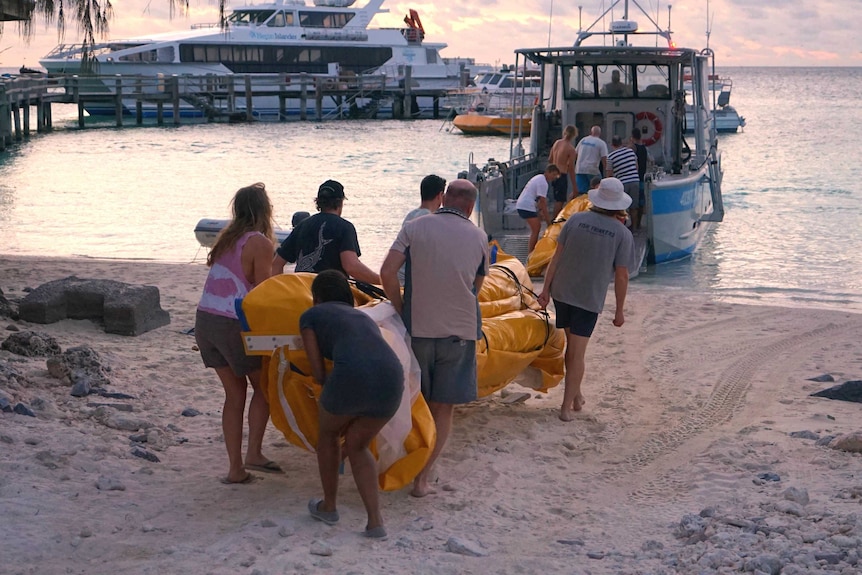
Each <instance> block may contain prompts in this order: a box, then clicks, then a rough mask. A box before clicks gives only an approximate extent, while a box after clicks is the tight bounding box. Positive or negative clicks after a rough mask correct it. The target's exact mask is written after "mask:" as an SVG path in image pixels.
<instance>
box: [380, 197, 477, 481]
mask: <svg viewBox="0 0 862 575" xmlns="http://www.w3.org/2000/svg"><path fill="white" fill-rule="evenodd" d="M476 195H477V191H476V187H475V186H474V185H473V184H472V183H470V182H469V181H467V180H455V181H453V182H451V183H450V184H449V187H448V188H447V190H446V193H445V194H444V195H443V207H442V208H440V209H439V210H437V211H436V212H435V213H434V214H431V215H429V216H423V217H420V218H416V219H415V220H413V221H410V222H407V223H406V224H405V225H404V227H402V228H401V231H400V232H399V234H398V237H397V238H396V240H395V242H394V243H393V244H392V248H390V250H389V254H388V255H387V256H386V259H385V260H384V261H383V266H382V267H381V268H380V278H381V280H382V281H383V289H384V291H385V292H386V296H387V297H388V298H389V299H390V301H391V302H392V305H393V306H394V307H395V309H396V310H397V311H398V313H399V314H401V317H402V319H403V320H404V325H405V326H406V327H407V331H409V332H410V337H411V343H412V346H413V353H414V355H415V356H416V359H417V361H418V362H419V367H420V370H421V372H422V395H423V396H424V397H425V400H426V401H427V402H428V407H429V409H430V410H431V415H432V417H433V418H434V424H435V426H436V427H437V442H436V443H435V445H434V450H433V451H432V452H431V455H430V457H429V458H428V462H427V463H426V465H425V467H424V469H422V471H420V472H419V475H417V476H416V479H415V481H414V482H413V490H412V491H411V495H413V496H414V497H424V496H425V495H429V494H431V493H434V489H433V488H432V487H431V485H430V484H429V475H430V471H431V468H432V466H433V465H434V462H435V461H436V460H437V457H438V456H439V455H440V452H441V451H442V450H443V447H444V446H445V445H446V441H447V439H448V438H449V434H450V432H451V430H452V416H453V414H454V411H455V405H456V404H460V403H467V402H470V401H473V400H475V399H476V396H477V380H476V377H477V375H476V340H478V339H479V338H480V337H481V329H482V316H481V313H480V311H479V300H478V293H479V290H480V289H481V287H482V282H483V281H484V279H485V276H486V275H487V274H488V260H489V254H488V236H487V234H485V232H483V231H482V230H480V229H479V228H477V227H476V225H475V224H474V223H473V222H471V221H470V214H471V213H472V211H473V206H474V204H475V202H476ZM405 262H406V264H407V266H406V278H405V282H404V294H403V296H402V294H401V286H400V285H399V283H398V268H400V267H401V265H402V264H404V263H405Z"/></svg>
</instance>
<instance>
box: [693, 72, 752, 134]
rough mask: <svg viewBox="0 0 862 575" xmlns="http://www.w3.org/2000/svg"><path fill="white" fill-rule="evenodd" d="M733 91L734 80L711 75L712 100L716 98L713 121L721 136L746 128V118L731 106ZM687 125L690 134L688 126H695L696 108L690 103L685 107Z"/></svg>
mask: <svg viewBox="0 0 862 575" xmlns="http://www.w3.org/2000/svg"><path fill="white" fill-rule="evenodd" d="M732 90H733V80H731V79H730V78H729V77H727V76H719V75H718V74H710V75H709V94H710V98H715V101H714V104H713V108H712V121H713V122H714V123H715V130H716V131H717V132H718V133H721V134H728V133H730V134H735V133H736V132H738V131H739V130H740V129H741V128H744V127H745V118H744V117H742V116H740V115H739V112H737V111H736V108H734V107H733V106H731V105H730V93H731V91H732ZM689 92H690V88H689ZM685 123H686V132H687V133H690V132H691V131H692V129H690V128H689V127H688V126H689V125H691V126H692V127H693V126H694V107H693V106H692V105H691V104H690V103H688V102H687V103H686V106H685Z"/></svg>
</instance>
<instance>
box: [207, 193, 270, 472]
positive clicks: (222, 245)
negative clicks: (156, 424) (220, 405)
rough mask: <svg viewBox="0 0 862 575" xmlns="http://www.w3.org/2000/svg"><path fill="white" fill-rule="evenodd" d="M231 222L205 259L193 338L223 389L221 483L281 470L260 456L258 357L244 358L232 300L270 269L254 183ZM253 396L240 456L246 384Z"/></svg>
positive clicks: (264, 409)
mask: <svg viewBox="0 0 862 575" xmlns="http://www.w3.org/2000/svg"><path fill="white" fill-rule="evenodd" d="M231 206H232V211H233V218H232V219H231V221H230V223H229V224H228V225H227V226H226V227H225V228H224V229H223V230H222V231H221V233H220V234H219V236H218V238H217V239H216V242H215V245H214V246H213V248H212V251H210V253H209V255H208V256H207V266H209V268H210V271H209V275H207V279H206V283H205V284H204V291H203V295H202V296H201V301H200V304H198V309H197V317H196V320H195V339H196V341H197V344H198V348H199V349H200V353H201V358H202V359H203V361H204V365H205V366H207V367H212V368H215V371H216V374H218V377H219V379H220V380H221V382H222V385H223V386H224V392H225V401H224V410H223V411H222V428H223V430H224V442H225V446H226V447H227V454H228V459H229V461H230V467H229V468H228V473H227V476H225V477H224V478H222V482H224V483H246V482H248V481H250V480H251V479H252V476H251V474H250V473H249V472H248V469H256V470H259V471H265V472H276V473H277V472H281V468H280V467H279V466H278V464H276V463H275V462H273V461H270V460H268V459H267V458H266V457H264V455H263V453H261V447H262V443H263V432H264V430H265V429H266V423H267V421H268V420H269V405H268V404H267V402H266V396H265V395H264V393H263V391H262V390H261V388H260V367H261V366H260V358H259V357H252V356H247V355H245V349H244V347H243V343H242V335H241V327H240V322H239V319H237V314H236V308H235V301H236V299H237V298H241V297H243V296H245V295H246V294H247V293H248V292H249V291H250V290H251V289H252V288H253V287H254V286H256V285H257V284H259V283H260V282H262V281H263V280H265V279H267V278H268V277H269V276H270V274H271V269H272V253H273V250H274V245H275V244H274V242H273V240H274V234H273V229H272V204H271V203H270V202H269V196H267V194H266V188H265V186H264V185H263V184H261V183H258V184H254V185H251V186H248V187H246V188H242V189H241V190H239V191H238V192H237V193H236V194H235V195H234V197H233V200H232V201H231ZM249 383H251V387H252V390H253V392H254V394H253V395H252V398H251V405H250V407H249V410H248V450H247V452H246V457H245V462H243V458H242V429H243V414H244V412H245V400H246V391H247V389H248V384H249Z"/></svg>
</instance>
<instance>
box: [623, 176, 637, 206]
mask: <svg viewBox="0 0 862 575" xmlns="http://www.w3.org/2000/svg"><path fill="white" fill-rule="evenodd" d="M623 190H625V192H626V193H627V194H628V195H629V197H631V199H632V205H631V206H630V207H631V208H632V209H637V208H638V207H640V203H641V183H640V182H629V183H627V184H623Z"/></svg>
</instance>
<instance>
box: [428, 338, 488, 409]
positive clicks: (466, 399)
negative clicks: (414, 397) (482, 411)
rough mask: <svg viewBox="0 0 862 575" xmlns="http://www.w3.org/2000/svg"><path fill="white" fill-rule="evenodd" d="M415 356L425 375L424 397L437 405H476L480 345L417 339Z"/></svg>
mask: <svg viewBox="0 0 862 575" xmlns="http://www.w3.org/2000/svg"><path fill="white" fill-rule="evenodd" d="M412 345H413V353H414V355H416V359H417V360H418V361H419V368H420V369H421V371H422V395H423V396H424V397H425V399H426V400H427V401H434V402H437V403H451V404H455V403H470V402H471V401H475V400H476V397H477V394H478V388H477V380H476V342H475V341H473V340H466V339H461V338H458V337H441V338H434V337H414V338H412Z"/></svg>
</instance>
